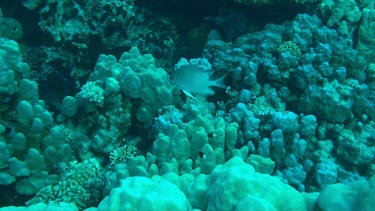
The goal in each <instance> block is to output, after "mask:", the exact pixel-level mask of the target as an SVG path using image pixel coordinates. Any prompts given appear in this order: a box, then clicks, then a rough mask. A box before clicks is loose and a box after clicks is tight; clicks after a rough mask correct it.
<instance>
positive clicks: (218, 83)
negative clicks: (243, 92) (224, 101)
mask: <svg viewBox="0 0 375 211" xmlns="http://www.w3.org/2000/svg"><path fill="white" fill-rule="evenodd" d="M225 77H227V73H226V74H224V75H223V76H221V77H220V78H218V79H216V80H215V81H214V86H217V87H221V88H224V89H226V88H228V86H227V85H226V84H225V83H224V82H225Z"/></svg>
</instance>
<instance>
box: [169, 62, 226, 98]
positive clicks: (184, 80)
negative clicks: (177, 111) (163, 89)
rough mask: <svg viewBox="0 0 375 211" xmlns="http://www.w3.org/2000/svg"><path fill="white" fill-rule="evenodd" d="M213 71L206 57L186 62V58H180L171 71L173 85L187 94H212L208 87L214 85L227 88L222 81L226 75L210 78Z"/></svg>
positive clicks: (212, 91)
mask: <svg viewBox="0 0 375 211" xmlns="http://www.w3.org/2000/svg"><path fill="white" fill-rule="evenodd" d="M212 73H213V71H212V68H211V65H210V63H209V62H208V61H207V60H206V59H191V60H190V62H188V61H187V60H186V59H180V61H179V62H178V64H176V65H175V70H174V72H173V73H172V78H173V82H174V85H175V86H176V87H177V88H178V89H180V90H182V91H183V92H184V93H187V95H188V96H189V94H190V96H192V95H191V94H192V93H193V94H200V95H214V94H215V92H214V90H212V89H211V88H210V87H212V86H216V87H221V88H224V89H225V88H227V86H226V85H225V83H224V79H225V76H226V75H223V76H222V77H220V78H218V79H216V80H212V79H210V77H211V75H212Z"/></svg>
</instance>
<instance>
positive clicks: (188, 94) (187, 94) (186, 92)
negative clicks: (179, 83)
mask: <svg viewBox="0 0 375 211" xmlns="http://www.w3.org/2000/svg"><path fill="white" fill-rule="evenodd" d="M182 92H183V93H184V94H186V96H188V97H191V98H193V99H195V97H194V96H193V95H192V94H191V93H190V92H188V91H184V90H182Z"/></svg>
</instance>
